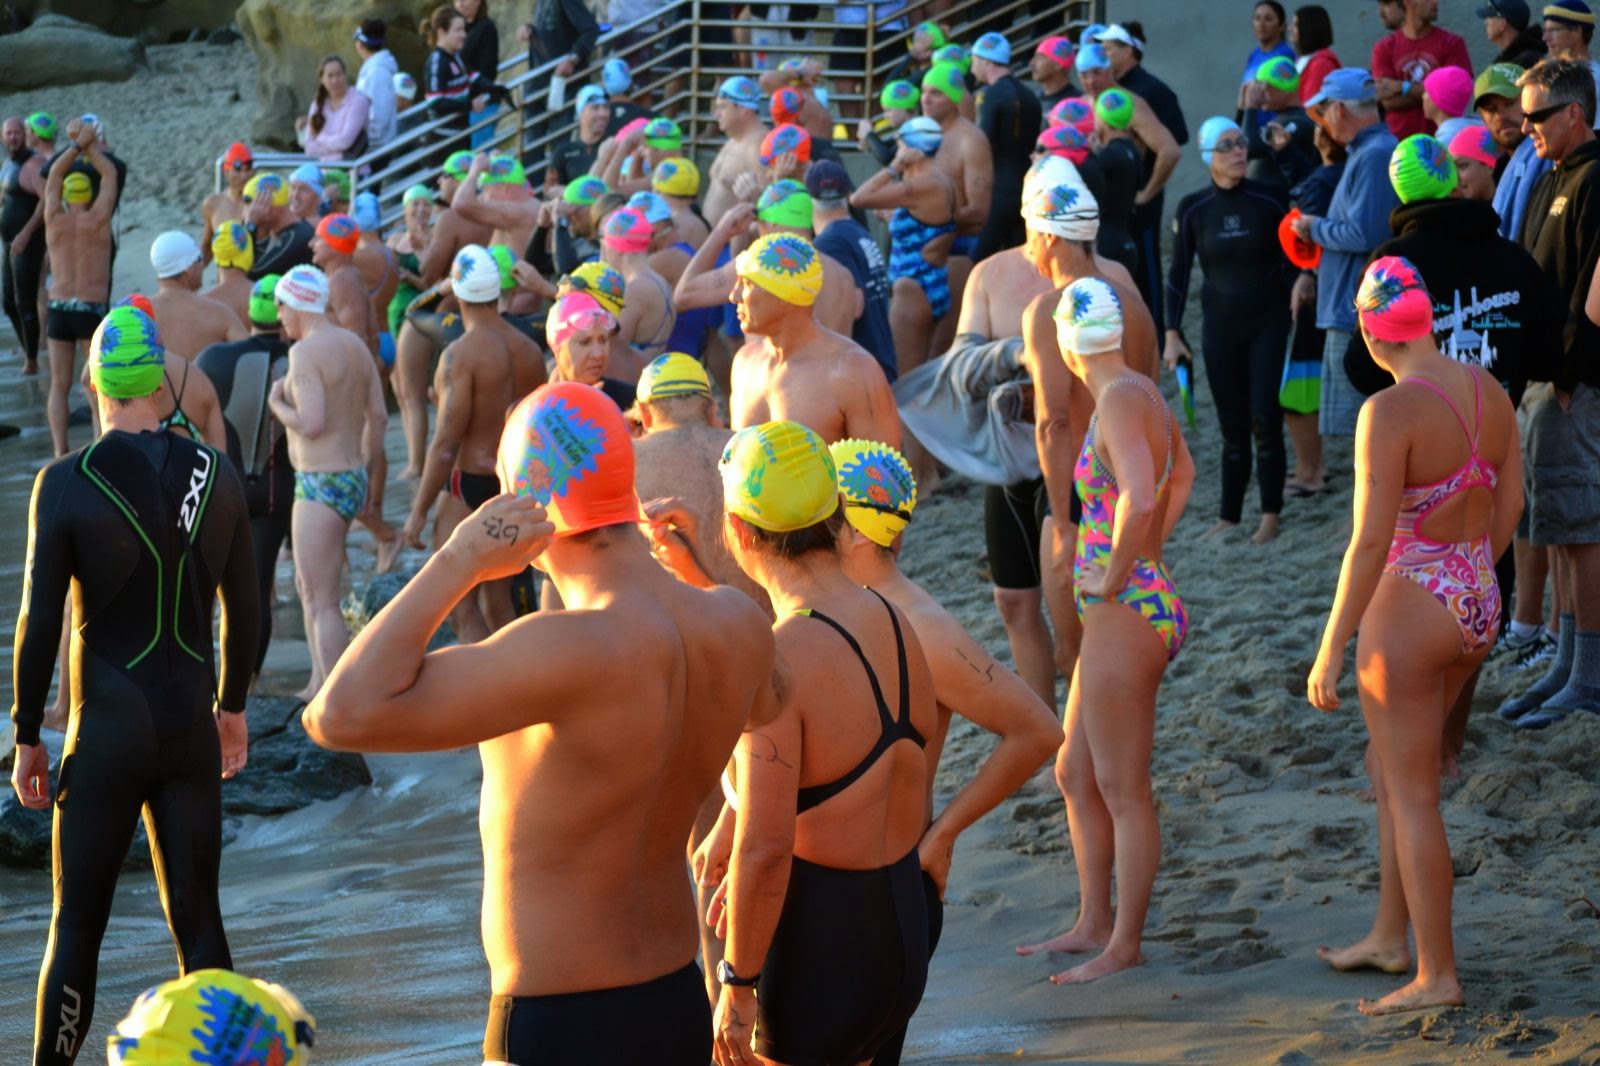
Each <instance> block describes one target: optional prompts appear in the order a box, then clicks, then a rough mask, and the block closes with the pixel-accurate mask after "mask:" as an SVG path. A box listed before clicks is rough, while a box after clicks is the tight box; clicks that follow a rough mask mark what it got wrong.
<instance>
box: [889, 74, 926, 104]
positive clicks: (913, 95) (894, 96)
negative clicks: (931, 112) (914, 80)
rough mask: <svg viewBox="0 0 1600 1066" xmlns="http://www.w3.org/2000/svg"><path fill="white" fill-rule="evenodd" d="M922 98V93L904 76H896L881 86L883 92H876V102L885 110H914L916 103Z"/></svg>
mask: <svg viewBox="0 0 1600 1066" xmlns="http://www.w3.org/2000/svg"><path fill="white" fill-rule="evenodd" d="M921 100H922V93H921V92H920V91H919V90H918V89H917V87H916V86H915V85H912V84H911V83H910V82H909V81H906V80H905V79H904V78H896V79H895V80H894V81H891V82H890V83H889V84H888V85H885V86H884V87H883V92H881V93H879V94H878V104H879V105H880V106H881V107H882V108H883V109H884V110H885V111H887V110H889V109H890V108H895V109H897V110H900V111H915V110H916V109H917V104H918V103H920V102H921Z"/></svg>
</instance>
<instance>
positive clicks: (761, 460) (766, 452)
mask: <svg viewBox="0 0 1600 1066" xmlns="http://www.w3.org/2000/svg"><path fill="white" fill-rule="evenodd" d="M717 466H718V469H719V470H720V471H721V472H722V506H723V509H724V510H725V511H727V513H728V514H731V515H738V516H739V517H740V518H742V519H744V520H745V521H746V522H749V523H750V524H751V525H753V526H755V527H757V528H759V529H764V530H766V531H767V532H768V533H791V532H793V531H794V530H797V529H805V528H806V527H807V526H814V525H816V524H817V523H818V522H821V521H822V520H823V519H825V518H827V517H828V516H829V515H831V514H833V512H834V511H836V510H838V509H839V485H838V480H837V478H838V474H837V472H836V470H835V468H834V465H833V456H831V455H830V454H829V453H828V446H827V445H826V444H824V443H823V441H822V438H821V437H819V436H817V435H816V434H815V433H814V432H812V431H811V430H809V429H807V428H806V427H805V426H802V425H801V424H800V423H798V422H763V423H761V424H760V425H758V426H746V427H745V428H744V429H741V430H740V431H739V432H737V433H735V434H734V435H733V436H732V437H731V438H730V439H729V441H728V446H727V447H726V448H724V449H723V451H722V461H721V462H720V463H718V464H717Z"/></svg>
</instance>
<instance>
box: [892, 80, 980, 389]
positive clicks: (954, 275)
mask: <svg viewBox="0 0 1600 1066" xmlns="http://www.w3.org/2000/svg"><path fill="white" fill-rule="evenodd" d="M966 99H967V82H966V75H965V74H963V73H962V71H961V68H960V67H958V66H956V65H955V64H954V63H935V64H934V66H933V68H932V69H931V70H929V71H928V73H927V74H925V75H924V76H923V78H922V113H923V114H924V115H926V116H927V117H928V118H931V119H933V120H934V121H935V122H937V123H938V124H939V128H940V130H941V131H942V133H941V140H940V144H939V148H938V149H937V151H936V153H935V155H934V158H933V161H934V164H935V165H936V166H938V167H939V169H940V170H943V171H944V172H945V173H946V174H948V175H949V176H950V180H951V182H953V183H954V185H955V188H956V239H955V244H954V245H952V246H951V249H950V260H951V261H950V264H949V268H950V285H949V287H950V292H951V293H952V294H953V295H954V296H959V295H960V293H961V292H962V291H963V290H964V289H965V288H966V284H967V274H968V272H969V271H971V270H972V264H973V263H975V262H977V260H978V235H979V234H980V233H981V232H982V231H983V227H984V225H985V224H986V223H987V222H988V220H989V215H990V212H991V210H992V208H993V199H994V175H995V170H994V167H995V161H994V153H993V151H992V150H991V149H990V146H989V138H988V137H986V136H985V135H984V132H983V130H981V129H979V128H978V126H977V124H976V123H974V122H973V121H972V120H971V119H969V118H967V117H966V116H964V115H963V114H962V113H961V106H962V104H963V102H964V101H965V100H966ZM955 311H956V317H959V316H960V313H961V308H960V307H959V306H957V307H956V308H955ZM943 326H944V327H945V328H941V329H939V330H938V331H936V332H935V334H934V337H933V342H932V344H931V346H930V350H932V351H935V352H942V351H944V350H945V349H946V348H948V347H949V346H950V338H951V337H953V336H954V335H955V318H949V319H948V320H947V321H946V322H945V323H944V324H943ZM902 358H903V356H902Z"/></svg>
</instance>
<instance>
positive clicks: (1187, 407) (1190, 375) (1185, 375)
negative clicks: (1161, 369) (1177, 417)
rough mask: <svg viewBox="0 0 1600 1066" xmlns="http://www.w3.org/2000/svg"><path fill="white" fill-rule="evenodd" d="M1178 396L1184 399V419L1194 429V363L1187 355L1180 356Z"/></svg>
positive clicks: (1177, 371)
mask: <svg viewBox="0 0 1600 1066" xmlns="http://www.w3.org/2000/svg"><path fill="white" fill-rule="evenodd" d="M1175 373H1176V374H1177V377H1178V394H1179V395H1180V396H1182V397H1183V417H1184V418H1185V419H1187V420H1188V422H1189V428H1190V429H1193V428H1194V363H1193V362H1192V361H1191V360H1190V359H1189V357H1188V356H1187V355H1180V356H1178V367H1177V370H1176V371H1175Z"/></svg>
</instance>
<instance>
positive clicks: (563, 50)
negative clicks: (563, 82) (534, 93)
mask: <svg viewBox="0 0 1600 1066" xmlns="http://www.w3.org/2000/svg"><path fill="white" fill-rule="evenodd" d="M599 39H600V24H599V23H598V22H596V21H595V18H594V13H593V12H591V11H590V10H589V6H588V5H587V4H585V3H584V2H583V0H538V2H537V3H535V4H534V5H533V21H532V22H528V23H525V24H524V25H523V26H522V27H521V28H520V29H518V30H517V40H519V41H522V42H523V43H525V44H526V45H527V46H528V66H530V67H535V66H542V65H543V64H545V63H555V64H556V69H555V73H556V76H557V77H560V78H570V77H572V76H573V75H574V74H576V73H577V72H578V68H579V67H583V66H587V65H588V63H589V55H590V53H592V52H593V51H594V45H595V42H596V41H597V40H599Z"/></svg>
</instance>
